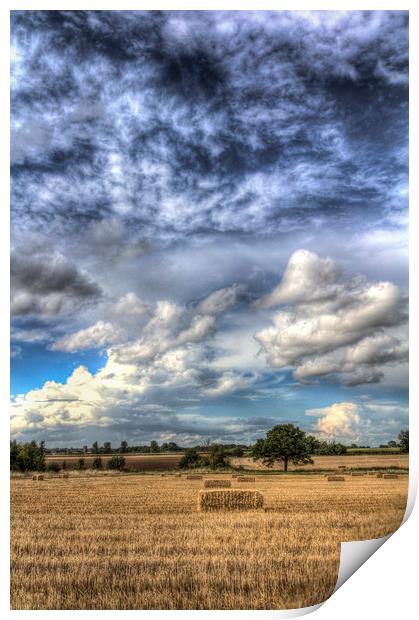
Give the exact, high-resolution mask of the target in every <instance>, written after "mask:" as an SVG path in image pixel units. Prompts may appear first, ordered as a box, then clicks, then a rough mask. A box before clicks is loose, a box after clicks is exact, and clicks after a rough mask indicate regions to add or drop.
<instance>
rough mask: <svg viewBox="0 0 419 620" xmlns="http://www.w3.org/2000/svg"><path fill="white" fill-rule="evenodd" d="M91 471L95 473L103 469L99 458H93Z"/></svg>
mask: <svg viewBox="0 0 419 620" xmlns="http://www.w3.org/2000/svg"><path fill="white" fill-rule="evenodd" d="M92 469H95V470H96V471H97V470H99V469H103V463H102V459H101V458H100V456H95V458H94V459H93V461H92Z"/></svg>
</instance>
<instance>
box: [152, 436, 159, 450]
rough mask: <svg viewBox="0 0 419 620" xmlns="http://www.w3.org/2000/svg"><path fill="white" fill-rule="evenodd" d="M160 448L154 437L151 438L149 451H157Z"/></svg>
mask: <svg viewBox="0 0 419 620" xmlns="http://www.w3.org/2000/svg"><path fill="white" fill-rule="evenodd" d="M159 451H160V448H159V444H158V443H157V441H156V440H155V439H153V441H150V452H159Z"/></svg>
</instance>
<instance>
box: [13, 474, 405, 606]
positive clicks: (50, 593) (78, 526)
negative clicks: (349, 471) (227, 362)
mask: <svg viewBox="0 0 419 620" xmlns="http://www.w3.org/2000/svg"><path fill="white" fill-rule="evenodd" d="M407 485H408V477H407V476H399V478H398V479H392V480H386V481H385V483H384V481H383V480H381V479H377V478H371V477H367V476H365V477H355V478H352V476H350V477H349V478H348V479H347V481H346V483H345V484H343V485H341V484H330V483H328V481H327V480H326V479H325V478H324V477H323V476H320V475H315V474H311V475H309V476H308V475H302V474H300V475H298V476H283V475H278V476H275V475H271V476H260V478H259V477H257V485H255V487H254V488H255V490H258V491H260V492H261V493H262V494H263V496H264V498H265V504H264V509H263V510H250V511H244V512H240V511H237V512H235V511H228V512H227V511H226V512H224V511H217V512H199V511H198V506H197V501H198V493H199V489H198V488H197V485H194V484H191V483H190V482H188V481H186V480H185V478H178V477H176V476H165V477H164V478H161V477H160V476H155V475H154V476H153V475H141V476H139V475H138V476H136V475H121V474H112V475H108V476H105V475H103V474H98V475H97V476H94V475H91V476H83V477H79V476H77V475H75V476H72V475H70V478H69V479H68V480H62V479H59V478H58V477H49V476H48V475H47V476H45V480H44V482H43V483H42V484H35V483H33V482H32V480H31V477H28V478H23V477H21V478H12V480H11V493H12V503H11V510H12V514H11V517H12V519H11V538H12V546H11V560H12V564H11V566H12V572H11V580H12V581H11V605H12V608H13V609H286V608H295V607H304V606H308V605H314V604H315V603H319V602H321V601H323V600H325V599H326V598H327V597H328V596H329V595H330V594H331V592H332V591H333V588H334V586H335V582H336V578H337V573H338V568H339V551H340V545H339V543H340V542H341V541H348V540H365V539H370V538H378V537H381V536H384V535H386V534H389V533H391V532H393V531H394V530H395V529H397V527H398V526H399V524H400V522H401V520H402V518H403V514H404V510H405V505H406V496H407ZM240 490H241V489H240Z"/></svg>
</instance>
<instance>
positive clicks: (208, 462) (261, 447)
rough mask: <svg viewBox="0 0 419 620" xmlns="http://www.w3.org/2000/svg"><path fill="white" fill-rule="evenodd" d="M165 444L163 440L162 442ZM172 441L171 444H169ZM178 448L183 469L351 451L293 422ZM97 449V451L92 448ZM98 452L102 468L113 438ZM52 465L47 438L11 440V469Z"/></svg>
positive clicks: (118, 464)
mask: <svg viewBox="0 0 419 620" xmlns="http://www.w3.org/2000/svg"><path fill="white" fill-rule="evenodd" d="M398 440H399V443H398V447H399V450H400V452H402V453H408V452H409V431H408V430H401V431H400V433H399V436H398ZM163 445H164V444H162V446H163ZM167 445H170V444H167ZM173 445H174V446H176V451H182V452H183V455H182V458H181V459H180V462H179V466H180V468H181V469H191V468H200V467H208V468H210V469H222V468H225V467H227V466H229V458H230V457H232V456H239V457H240V456H243V455H244V454H245V452H246V454H248V455H249V456H250V457H252V458H253V460H254V461H262V462H263V463H264V464H265V465H267V466H268V467H273V466H274V465H275V464H277V463H281V464H282V465H283V469H284V471H288V465H289V464H290V463H292V464H293V465H306V464H308V463H313V459H312V458H311V457H312V456H317V455H319V456H320V455H322V456H323V455H327V456H330V455H336V456H340V455H345V454H346V453H347V451H348V449H347V447H346V446H345V445H343V444H341V443H338V442H334V441H331V442H327V441H322V440H319V439H317V438H315V437H313V436H312V435H307V434H306V433H305V432H304V431H303V430H301V429H300V428H298V426H295V425H294V424H277V425H276V426H274V427H273V428H271V430H269V431H268V432H267V433H266V437H265V438H264V439H258V440H257V441H256V443H255V444H254V445H252V446H250V447H246V446H241V445H236V444H228V445H226V444H216V443H215V444H211V445H207V446H205V449H202V448H201V447H199V446H197V447H194V448H179V447H178V446H177V444H175V443H173ZM149 448H150V452H154V453H157V452H159V451H161V450H160V446H159V445H158V443H157V441H151V442H150V446H149ZM93 449H94V451H93ZM92 451H93V454H94V455H95V457H94V459H93V462H92V468H93V469H96V470H100V469H103V467H104V463H103V462H102V458H101V456H100V454H107V455H112V446H111V443H110V442H105V444H104V445H103V448H101V447H100V446H99V445H98V443H97V442H94V443H93V446H92ZM119 451H120V452H129V451H131V448H130V447H129V446H128V443H127V442H121V447H120V449H119ZM106 467H107V469H116V470H122V469H124V467H125V458H124V456H122V455H121V454H113V456H111V458H110V459H107V460H106ZM48 468H50V470H51V471H53V470H54V468H58V469H57V471H58V470H59V469H65V461H64V463H62V464H61V465H59V464H58V463H49V464H48V465H46V461H45V442H43V441H41V442H40V444H39V445H38V444H37V442H36V441H31V442H28V443H24V444H19V443H18V442H17V441H12V442H11V443H10V469H11V470H12V471H21V472H25V471H45V470H46V469H48ZM84 468H85V460H84V458H80V459H79V460H78V462H77V464H76V469H79V470H82V469H84Z"/></svg>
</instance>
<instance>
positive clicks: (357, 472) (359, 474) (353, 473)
mask: <svg viewBox="0 0 419 620" xmlns="http://www.w3.org/2000/svg"><path fill="white" fill-rule="evenodd" d="M352 475H353V476H364V475H365V474H364V473H362V472H361V471H353V472H352Z"/></svg>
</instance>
